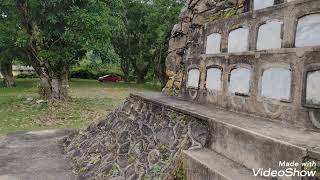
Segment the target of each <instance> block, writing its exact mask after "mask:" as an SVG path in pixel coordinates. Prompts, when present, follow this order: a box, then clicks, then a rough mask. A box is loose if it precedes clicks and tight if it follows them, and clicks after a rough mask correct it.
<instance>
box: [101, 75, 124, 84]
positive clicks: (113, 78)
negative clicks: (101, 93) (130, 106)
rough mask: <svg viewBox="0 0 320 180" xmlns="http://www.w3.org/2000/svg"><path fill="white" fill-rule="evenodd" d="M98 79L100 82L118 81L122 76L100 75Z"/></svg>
mask: <svg viewBox="0 0 320 180" xmlns="http://www.w3.org/2000/svg"><path fill="white" fill-rule="evenodd" d="M98 81H100V82H118V81H121V77H120V76H117V75H105V76H102V77H99V79H98Z"/></svg>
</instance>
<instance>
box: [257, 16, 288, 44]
mask: <svg viewBox="0 0 320 180" xmlns="http://www.w3.org/2000/svg"><path fill="white" fill-rule="evenodd" d="M282 24H283V22H282V21H279V20H271V21H267V22H266V23H265V24H263V25H261V26H260V27H259V30H258V40H257V50H265V49H277V48H281V43H282V38H281V30H282Z"/></svg>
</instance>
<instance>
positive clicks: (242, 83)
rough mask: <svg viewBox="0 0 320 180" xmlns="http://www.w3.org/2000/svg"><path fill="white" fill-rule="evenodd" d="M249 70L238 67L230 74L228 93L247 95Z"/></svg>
mask: <svg viewBox="0 0 320 180" xmlns="http://www.w3.org/2000/svg"><path fill="white" fill-rule="evenodd" d="M250 78H251V70H250V69H248V68H244V67H238V68H235V69H233V70H232V71H231V73H230V82H229V84H230V86H229V92H231V93H234V94H238V95H248V94H249V89H250Z"/></svg>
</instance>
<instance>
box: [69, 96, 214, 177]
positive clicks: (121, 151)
mask: <svg viewBox="0 0 320 180" xmlns="http://www.w3.org/2000/svg"><path fill="white" fill-rule="evenodd" d="M208 137H209V130H208V124H207V123H206V122H203V121H200V120H198V119H195V118H193V117H190V116H187V115H184V114H181V113H178V112H176V111H173V110H170V109H167V108H165V107H162V106H159V105H157V104H154V103H151V102H147V101H145V100H142V99H139V98H138V97H134V96H130V97H128V98H127V99H126V101H125V102H124V103H123V104H122V105H121V106H120V107H119V108H118V109H116V110H115V111H113V112H112V113H110V114H108V115H107V117H106V118H105V119H104V120H101V121H99V122H97V123H94V124H92V125H90V126H89V127H88V128H87V129H86V130H84V131H79V132H77V133H75V134H72V135H70V136H69V137H67V138H66V139H65V140H64V146H65V150H66V152H67V155H68V156H69V157H70V159H71V160H72V162H73V163H74V167H75V171H76V172H77V173H78V175H79V179H86V180H87V179H126V180H129V179H132V180H136V179H185V178H184V173H183V170H182V166H181V162H180V161H179V157H180V153H181V151H182V150H188V149H196V148H202V147H204V146H205V145H206V143H207V140H208Z"/></svg>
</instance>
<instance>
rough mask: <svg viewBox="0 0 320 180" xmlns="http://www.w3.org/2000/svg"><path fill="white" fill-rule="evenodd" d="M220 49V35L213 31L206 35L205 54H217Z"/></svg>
mask: <svg viewBox="0 0 320 180" xmlns="http://www.w3.org/2000/svg"><path fill="white" fill-rule="evenodd" d="M220 49H221V35H220V34H219V33H213V34H211V35H209V36H208V37H207V46H206V54H218V53H220V52H221V51H220Z"/></svg>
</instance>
